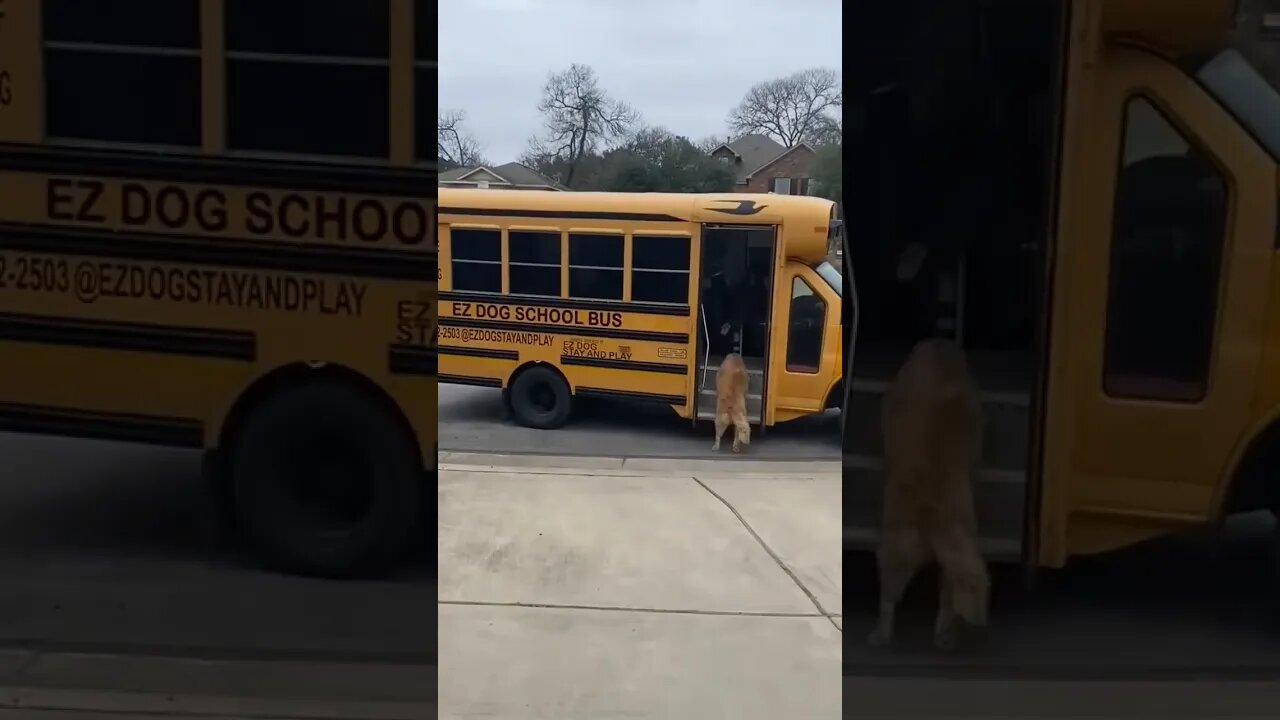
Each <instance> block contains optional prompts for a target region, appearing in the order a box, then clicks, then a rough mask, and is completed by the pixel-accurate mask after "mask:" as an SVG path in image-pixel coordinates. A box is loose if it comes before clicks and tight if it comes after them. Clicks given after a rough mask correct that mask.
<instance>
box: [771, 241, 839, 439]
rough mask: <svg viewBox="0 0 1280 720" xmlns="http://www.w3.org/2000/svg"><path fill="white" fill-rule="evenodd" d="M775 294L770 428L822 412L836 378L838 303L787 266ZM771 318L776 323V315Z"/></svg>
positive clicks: (798, 268) (808, 273) (803, 270)
mask: <svg viewBox="0 0 1280 720" xmlns="http://www.w3.org/2000/svg"><path fill="white" fill-rule="evenodd" d="M779 278H780V282H779V284H778V287H777V288H776V289H775V291H774V297H775V298H776V300H775V302H777V303H778V304H780V305H781V306H782V307H781V308H780V309H781V310H782V313H783V320H784V322H783V323H781V324H775V325H774V326H773V330H772V333H771V335H772V338H771V339H770V343H771V348H770V353H769V354H770V357H771V358H772V360H771V361H770V365H771V366H772V367H773V370H774V375H773V377H771V378H770V381H769V404H770V406H771V407H772V412H771V413H770V414H771V415H772V417H773V419H774V422H782V421H785V420H790V419H793V418H796V417H799V416H801V415H807V414H810V413H815V412H822V410H823V408H824V407H825V403H826V401H827V393H828V392H829V391H830V389H831V383H832V381H833V380H835V379H836V378H837V377H839V374H840V368H839V367H838V366H839V364H840V355H841V353H840V343H842V342H843V338H842V337H840V335H839V332H838V330H836V328H838V327H839V322H840V313H841V306H840V298H839V297H836V295H835V293H834V292H832V291H831V288H830V287H829V286H828V285H827V284H826V281H825V280H823V279H822V277H821V276H820V275H818V273H817V272H815V271H814V270H813V269H812V268H810V267H807V266H805V265H802V264H800V263H794V262H788V263H787V264H786V265H785V266H784V267H783V270H782V272H781V273H779ZM774 317H775V318H776V317H778V314H777V313H776V312H775V315H774Z"/></svg>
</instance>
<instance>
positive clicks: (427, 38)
mask: <svg viewBox="0 0 1280 720" xmlns="http://www.w3.org/2000/svg"><path fill="white" fill-rule="evenodd" d="M435 18H436V8H435V5H434V4H432V5H428V4H427V0H417V4H416V5H415V6H414V10H413V26H414V29H413V35H414V41H413V48H414V61H413V88H414V100H413V117H414V121H413V124H414V131H413V146H414V157H415V159H417V160H418V161H419V162H431V161H434V160H435V158H436V150H435V149H433V148H431V147H430V146H429V145H428V144H427V143H428V140H427V130H428V127H427V124H428V123H429V122H431V119H432V118H433V117H434V109H435V103H436V84H435V79H436V51H435V48H434V47H430V46H431V45H432V43H433V41H434V40H435V38H436V29H435ZM558 292H559V291H558V290H557V293H558Z"/></svg>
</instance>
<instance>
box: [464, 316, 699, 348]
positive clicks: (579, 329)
mask: <svg viewBox="0 0 1280 720" xmlns="http://www.w3.org/2000/svg"><path fill="white" fill-rule="evenodd" d="M440 325H441V326H442V327H460V328H476V329H482V330H506V331H508V332H530V333H544V334H546V335H579V336H581V337H599V338H611V339H614V340H648V341H651V342H665V343H674V344H688V342H689V334H688V333H672V332H653V331H649V330H619V329H616V328H599V327H584V326H582V325H531V324H528V323H515V322H503V321H501V320H476V319H473V318H457V317H442V318H440Z"/></svg>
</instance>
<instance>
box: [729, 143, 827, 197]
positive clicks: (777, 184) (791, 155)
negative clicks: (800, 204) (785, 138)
mask: <svg viewBox="0 0 1280 720" xmlns="http://www.w3.org/2000/svg"><path fill="white" fill-rule="evenodd" d="M711 157H713V158H715V159H717V160H719V161H721V162H725V163H729V164H731V165H732V166H733V170H734V178H735V180H736V182H735V183H734V188H733V189H734V191H735V192H746V193H778V194H780V195H813V194H814V191H815V190H816V188H815V187H814V182H813V171H814V167H815V166H816V165H817V160H818V154H817V153H816V152H814V149H813V148H811V147H809V145H807V144H806V143H800V144H798V145H794V146H792V147H783V146H782V144H781V143H779V142H777V141H775V140H774V139H773V138H770V137H768V136H766V135H759V134H756V133H750V134H747V135H743V136H742V137H740V138H738V139H737V140H733V141H730V142H726V143H725V144H723V145H721V146H720V147H718V148H716V149H715V150H712V151H711Z"/></svg>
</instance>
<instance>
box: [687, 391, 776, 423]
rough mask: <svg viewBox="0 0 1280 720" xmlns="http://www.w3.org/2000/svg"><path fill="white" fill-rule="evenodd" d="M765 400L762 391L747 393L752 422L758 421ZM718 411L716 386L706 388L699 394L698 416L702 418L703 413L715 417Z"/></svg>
mask: <svg viewBox="0 0 1280 720" xmlns="http://www.w3.org/2000/svg"><path fill="white" fill-rule="evenodd" d="M762 405H763V402H762V400H761V397H760V393H747V418H749V419H751V421H752V422H756V420H757V419H759V417H760V408H761V406H762ZM715 412H716V391H715V388H704V389H703V391H702V392H701V393H699V394H698V417H699V418H700V419H701V418H702V416H703V413H706V416H707V417H715Z"/></svg>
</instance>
